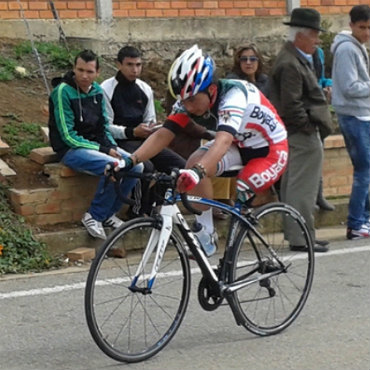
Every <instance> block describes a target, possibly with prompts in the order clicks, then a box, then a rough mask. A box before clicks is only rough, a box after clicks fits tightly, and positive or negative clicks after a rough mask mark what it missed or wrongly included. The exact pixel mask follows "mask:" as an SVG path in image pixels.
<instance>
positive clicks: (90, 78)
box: [49, 50, 142, 239]
mask: <svg viewBox="0 0 370 370" xmlns="http://www.w3.org/2000/svg"><path fill="white" fill-rule="evenodd" d="M98 73H99V60H98V57H97V55H96V54H95V53H94V52H92V51H91V50H84V51H82V52H81V53H79V54H78V55H77V57H76V59H75V62H74V67H73V71H71V72H68V73H67V74H66V75H65V76H64V78H63V79H62V80H61V81H59V82H60V83H59V84H58V85H57V86H56V87H55V89H54V90H53V92H52V93H51V95H50V99H49V130H50V131H49V132H50V143H51V146H52V147H53V149H54V151H55V152H56V153H57V154H58V157H59V159H60V160H61V161H62V163H63V164H65V165H66V166H68V167H70V168H72V169H74V170H76V171H79V172H85V173H88V174H91V175H96V176H100V177H101V178H100V182H99V185H98V189H97V191H96V194H95V197H94V199H93V201H92V203H91V205H90V208H89V210H88V211H87V212H86V213H85V214H84V216H83V218H82V223H83V225H84V226H85V227H86V229H87V231H88V232H89V234H90V235H92V236H93V237H97V238H101V239H106V234H105V231H104V228H103V226H107V227H113V228H117V227H119V226H120V225H121V224H122V221H121V220H120V219H119V218H118V217H117V216H115V213H116V212H118V211H119V210H120V208H121V207H122V200H121V199H120V198H119V196H118V194H117V193H116V191H115V188H114V184H113V183H111V182H110V183H109V184H108V185H107V186H106V187H105V176H104V169H105V167H106V165H107V164H108V163H111V162H115V161H116V162H118V161H119V160H120V159H122V158H124V157H127V156H128V153H127V152H125V151H124V150H122V149H121V148H118V147H117V144H116V142H115V141H114V139H113V138H112V136H111V134H110V132H109V130H108V118H107V114H106V111H105V104H104V99H103V91H102V89H101V87H100V86H99V85H98V84H97V83H96V82H95V79H96V77H97V76H98ZM133 171H142V166H138V167H134V168H133ZM135 183H136V180H135V179H127V180H125V181H123V182H122V185H121V193H122V195H123V196H127V195H128V193H129V192H130V191H131V189H132V188H133V187H134V185H135Z"/></svg>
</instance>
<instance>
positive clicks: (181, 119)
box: [167, 113, 190, 128]
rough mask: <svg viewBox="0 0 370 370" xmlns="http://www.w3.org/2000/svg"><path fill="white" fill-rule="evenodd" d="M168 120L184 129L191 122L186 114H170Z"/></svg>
mask: <svg viewBox="0 0 370 370" xmlns="http://www.w3.org/2000/svg"><path fill="white" fill-rule="evenodd" d="M167 119H169V120H170V121H173V122H175V123H177V124H178V125H179V126H180V127H182V128H184V127H185V126H186V125H187V124H188V123H189V120H190V118H189V117H188V115H187V114H186V113H175V114H170V115H169V116H168V117H167Z"/></svg>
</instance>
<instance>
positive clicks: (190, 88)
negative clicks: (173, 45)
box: [168, 45, 215, 100]
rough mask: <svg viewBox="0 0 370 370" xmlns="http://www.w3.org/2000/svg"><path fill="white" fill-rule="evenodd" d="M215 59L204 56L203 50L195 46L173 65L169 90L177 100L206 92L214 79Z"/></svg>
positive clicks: (169, 79) (169, 78)
mask: <svg viewBox="0 0 370 370" xmlns="http://www.w3.org/2000/svg"><path fill="white" fill-rule="evenodd" d="M214 70H215V64H214V62H213V59H212V58H211V57H210V56H208V55H206V56H203V52H202V49H199V48H198V45H193V46H192V47H191V48H190V49H187V50H185V51H184V52H183V53H182V54H181V55H180V56H179V57H178V58H177V59H176V60H175V61H174V63H173V64H172V66H171V69H170V71H169V73H168V88H169V90H170V93H171V95H172V96H173V97H174V98H175V99H180V100H184V99H187V98H189V97H191V96H193V95H195V94H197V93H198V92H201V91H203V90H205V89H206V88H207V87H208V86H209V85H210V84H211V83H212V79H213V72H214Z"/></svg>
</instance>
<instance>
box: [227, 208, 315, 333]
mask: <svg viewBox="0 0 370 370" xmlns="http://www.w3.org/2000/svg"><path fill="white" fill-rule="evenodd" d="M255 218H256V221H257V222H256V223H255V228H256V230H257V231H258V232H259V233H260V234H261V235H262V236H263V238H264V240H265V241H266V242H267V244H268V245H269V246H270V247H271V248H272V249H273V250H274V252H275V253H276V255H277V256H278V258H279V259H280V260H282V261H283V262H284V264H285V266H287V269H286V272H281V273H279V274H278V275H275V276H273V277H270V278H268V279H264V280H261V281H259V282H257V283H253V284H251V285H248V286H246V287H244V288H242V289H240V290H237V291H235V292H234V293H233V297H232V299H231V303H230V304H232V305H233V306H234V308H235V309H236V311H237V312H239V316H240V317H241V318H242V319H241V321H242V322H241V324H242V325H243V326H244V327H245V328H246V329H248V330H249V331H250V332H252V333H254V334H257V335H261V336H266V335H272V334H277V333H279V332H281V331H282V330H284V329H285V328H287V327H288V326H289V325H291V324H292V323H293V322H294V320H295V319H296V318H297V317H298V315H299V313H300V312H301V310H302V308H303V306H304V305H305V303H306V300H307V298H308V295H309V292H310V289H311V285H312V280H313V274H314V251H313V245H312V240H311V238H310V235H309V232H308V229H307V226H306V223H305V221H304V219H303V217H302V216H300V214H299V213H298V212H297V211H296V210H295V209H293V208H292V207H290V206H288V205H286V204H283V203H271V204H267V205H265V206H263V207H261V208H259V209H257V211H256V212H255ZM292 227H295V228H297V231H299V232H300V233H301V234H302V238H303V239H304V240H305V244H306V246H307V252H292V251H290V249H289V243H288V242H287V241H286V240H285V238H284V232H283V229H285V230H286V228H292ZM289 230H292V229H289ZM252 244H254V245H255V247H254V248H253V247H252ZM261 261H262V262H261ZM266 266H267V267H266ZM277 267H278V263H277V262H276V259H275V258H274V257H273V255H272V254H271V253H270V252H269V251H268V249H267V248H266V247H265V246H263V245H262V243H261V242H260V241H258V240H257V238H256V236H255V235H253V232H251V231H250V230H249V229H248V228H247V227H242V228H241V230H240V232H239V235H238V237H237V240H236V243H235V246H234V251H233V257H232V264H231V267H230V269H231V270H230V274H229V278H230V282H234V281H237V280H238V279H241V278H242V276H244V277H245V276H246V274H250V278H255V277H258V275H259V274H260V272H261V270H265V271H266V269H267V268H269V271H271V270H273V269H274V268H277ZM256 269H259V271H258V270H257V271H255V272H253V273H252V271H253V270H256Z"/></svg>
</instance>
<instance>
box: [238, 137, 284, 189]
mask: <svg viewBox="0 0 370 370" xmlns="http://www.w3.org/2000/svg"><path fill="white" fill-rule="evenodd" d="M287 161H288V143H287V141H286V140H285V141H283V142H281V143H278V144H273V145H270V147H269V152H268V154H267V155H266V156H265V157H257V158H253V159H250V160H249V161H248V162H247V165H246V166H245V167H244V168H243V169H242V170H241V171H240V172H239V175H238V179H237V187H238V189H240V190H243V189H244V188H245V187H248V188H250V189H251V190H252V191H254V192H255V193H261V192H263V191H265V190H267V189H269V188H270V187H271V186H272V185H273V184H274V183H275V182H276V181H277V180H278V179H279V178H280V176H281V175H282V174H283V172H284V170H285V168H286V166H287V163H288V162H287Z"/></svg>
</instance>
